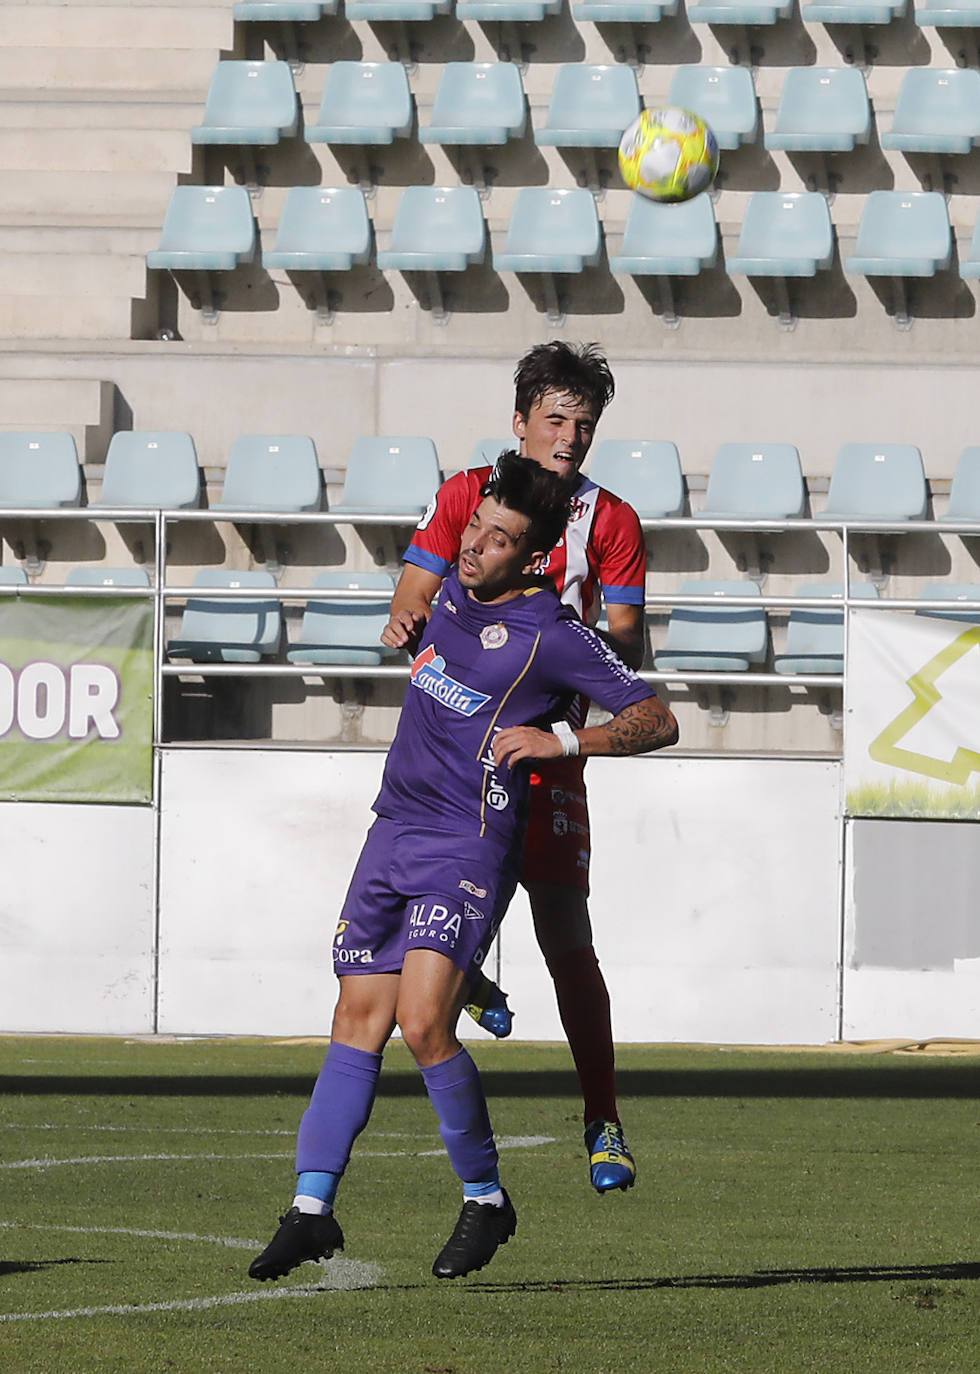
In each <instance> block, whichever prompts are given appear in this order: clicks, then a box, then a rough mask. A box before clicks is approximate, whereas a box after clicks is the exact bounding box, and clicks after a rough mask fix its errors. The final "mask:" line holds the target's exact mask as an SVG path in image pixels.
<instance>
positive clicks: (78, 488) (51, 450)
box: [0, 430, 82, 510]
mask: <svg viewBox="0 0 980 1374" xmlns="http://www.w3.org/2000/svg"><path fill="white" fill-rule="evenodd" d="M81 500H82V470H81V468H80V467H79V465H78V450H77V449H76V447H75V440H74V439H73V438H72V436H71V435H70V434H60V433H45V432H43V431H42V432H38V433H30V432H27V431H16V430H11V431H8V432H6V433H3V432H0V509H2V510H18V509H44V508H50V509H54V508H55V507H56V506H78V505H80V504H81Z"/></svg>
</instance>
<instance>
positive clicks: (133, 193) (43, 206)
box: [0, 171, 177, 224]
mask: <svg viewBox="0 0 980 1374" xmlns="http://www.w3.org/2000/svg"><path fill="white" fill-rule="evenodd" d="M176 184H177V177H176V175H175V173H173V172H169V171H164V172H79V171H74V172H66V171H62V172H47V171H43V172H39V171H32V172H18V173H17V175H16V176H15V177H9V178H4V179H0V218H2V219H5V220H6V221H7V222H9V221H10V219H11V218H12V217H14V216H16V217H17V218H19V219H20V220H22V221H23V222H25V223H30V222H32V221H36V220H41V221H42V222H43V221H48V222H50V221H51V220H52V219H53V220H54V222H55V223H57V222H59V221H65V222H77V221H78V219H79V218H81V217H88V216H93V217H97V218H100V219H104V220H107V221H108V222H109V223H112V222H114V221H117V220H118V221H120V222H125V219H126V217H127V216H128V217H132V216H135V215H138V216H142V217H145V218H146V220H147V221H148V222H152V217H153V216H154V215H155V216H156V217H157V223H158V224H162V223H163V216H164V213H165V212H166V209H167V204H168V202H169V200H170V193H171V191H172V190H173V189H174V187H175V186H176Z"/></svg>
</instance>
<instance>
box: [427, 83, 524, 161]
mask: <svg viewBox="0 0 980 1374" xmlns="http://www.w3.org/2000/svg"><path fill="white" fill-rule="evenodd" d="M526 127H527V101H526V99H525V96H524V83H523V81H522V80H521V69H520V67H519V66H518V65H517V64H516V63H515V62H447V63H446V64H445V66H444V67H443V69H442V75H441V76H440V78H439V85H438V87H437V88H436V98H435V102H434V104H433V106H432V115H431V118H430V121H429V123H428V124H427V125H426V126H425V127H423V128H420V129H419V142H420V143H441V144H447V145H451V146H462V145H471V144H477V145H479V146H480V147H499V145H500V144H502V143H506V142H507V141H508V139H511V138H520V137H521V135H522V134H523V133H524V130H525V128H526Z"/></svg>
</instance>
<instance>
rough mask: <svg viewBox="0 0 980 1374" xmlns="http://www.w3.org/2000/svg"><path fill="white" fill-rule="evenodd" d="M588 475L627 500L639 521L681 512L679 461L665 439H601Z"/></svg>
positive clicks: (682, 478) (675, 451)
mask: <svg viewBox="0 0 980 1374" xmlns="http://www.w3.org/2000/svg"><path fill="white" fill-rule="evenodd" d="M589 476H590V477H591V479H592V481H593V482H598V484H599V486H600V487H605V488H606V489H607V490H608V491H611V492H613V493H614V494H615V495H616V496H619V497H621V498H622V499H623V500H624V501H628V502H629V504H630V505H631V506H632V507H633V509H634V510H635V511H636V513H637V515H638V516H639V517H640V519H641V520H659V519H662V518H663V517H664V516H670V515H681V514H682V513H683V510H684V477H683V474H682V473H681V460H680V457H679V455H678V452H677V446H676V445H675V444H671V443H669V442H668V441H667V440H666V439H603V440H601V441H600V442H599V443H598V444H596V446H595V448H594V449H593V451H592V456H591V458H590V460H589Z"/></svg>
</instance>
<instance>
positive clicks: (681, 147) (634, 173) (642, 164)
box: [619, 106, 718, 201]
mask: <svg viewBox="0 0 980 1374" xmlns="http://www.w3.org/2000/svg"><path fill="white" fill-rule="evenodd" d="M619 168H620V171H621V172H622V174H623V180H624V181H625V182H626V185H627V186H628V187H629V188H630V190H631V191H639V193H640V195H641V196H649V197H650V199H651V200H663V201H672V200H690V199H691V197H692V196H696V195H698V194H699V193H700V192H701V191H706V190H707V189H708V187H709V186H710V185H711V183H712V182H713V181H714V179H715V174H716V173H717V171H718V140H717V139H716V138H715V136H714V134H713V133H712V132H711V130H710V129H709V128H708V126H707V124H705V122H704V120H703V119H701V118H700V117H699V116H698V115H696V114H691V112H690V110H680V109H677V108H676V107H675V106H670V107H668V108H667V109H664V110H644V111H643V112H642V114H640V115H638V116H637V118H636V119H634V120H633V123H632V124H631V125H630V126H629V128H628V129H627V130H626V132H625V133H624V134H623V137H622V139H621V140H620V144H619Z"/></svg>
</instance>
